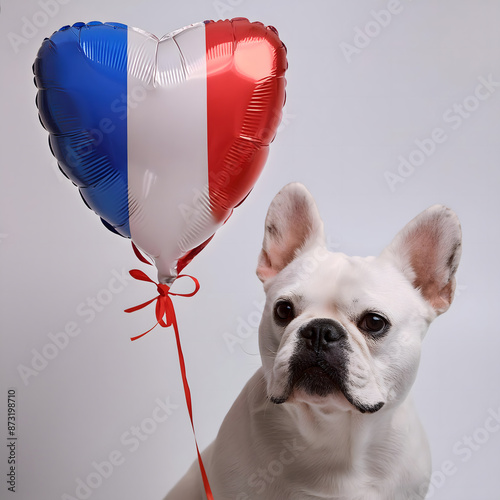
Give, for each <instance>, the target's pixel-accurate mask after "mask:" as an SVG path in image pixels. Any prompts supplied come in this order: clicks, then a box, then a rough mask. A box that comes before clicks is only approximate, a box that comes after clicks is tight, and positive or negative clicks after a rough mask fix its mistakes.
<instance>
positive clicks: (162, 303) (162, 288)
mask: <svg viewBox="0 0 500 500" xmlns="http://www.w3.org/2000/svg"><path fill="white" fill-rule="evenodd" d="M134 252H136V255H137V256H138V257H139V255H141V254H140V253H139V251H138V250H137V249H136V248H135V245H134ZM141 257H142V256H141ZM140 260H141V262H145V263H146V264H150V263H149V262H148V261H147V260H146V259H145V258H142V259H141V258H140ZM129 272H130V275H131V276H132V277H133V278H134V279H136V280H139V281H146V282H149V283H153V284H154V285H156V289H157V291H158V295H157V296H156V297H154V298H152V299H150V300H148V301H146V302H144V303H142V304H139V305H137V306H135V307H130V308H129V309H125V312H126V313H132V312H135V311H138V310H140V309H143V308H144V307H147V306H148V305H150V304H152V303H153V302H155V301H156V324H155V325H154V326H153V327H152V328H150V329H149V330H148V331H147V332H144V333H142V334H141V335H137V336H136V337H132V338H131V339H130V340H132V341H134V340H137V339H140V338H141V337H144V335H146V334H148V333H149V332H150V331H151V330H153V329H154V328H156V327H157V326H158V325H160V326H161V327H163V328H168V327H169V326H172V327H173V328H174V333H175V342H176V344H177V354H178V357H179V366H180V369H181V376H182V385H183V388H184V396H185V398H186V405H187V409H188V413H189V419H190V421H191V427H192V429H193V437H194V443H195V445H196V453H197V456H198V464H199V466H200V472H201V477H202V479H203V486H204V488H205V493H206V495H207V500H214V497H213V494H212V490H211V489H210V484H209V482H208V477H207V473H206V471H205V466H204V465H203V460H202V458H201V454H200V450H199V448H198V442H197V440H196V432H195V429H194V419H193V404H192V401H191V390H190V389H189V384H188V380H187V375H186V364H185V362H184V355H183V353H182V347H181V339H180V335H179V328H178V326H177V318H176V316H175V309H174V304H173V302H172V299H171V296H172V295H176V296H180V297H192V296H193V295H195V294H196V293H197V292H198V290H199V289H200V284H199V282H198V280H197V279H196V278H194V277H193V276H190V275H188V274H180V275H179V276H178V277H177V279H179V278H184V277H186V278H190V279H191V280H193V282H194V285H195V289H194V291H192V292H190V293H174V292H171V291H170V286H169V285H164V284H162V283H156V282H155V281H153V280H152V279H151V278H150V277H149V276H148V275H147V274H146V273H144V272H142V271H140V270H139V269H132V270H131V271H129Z"/></svg>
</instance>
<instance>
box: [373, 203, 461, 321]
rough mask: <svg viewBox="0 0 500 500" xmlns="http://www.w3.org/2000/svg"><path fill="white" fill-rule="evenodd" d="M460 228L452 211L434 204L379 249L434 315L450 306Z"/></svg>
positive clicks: (459, 253)
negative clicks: (430, 307) (420, 296)
mask: <svg viewBox="0 0 500 500" xmlns="http://www.w3.org/2000/svg"><path fill="white" fill-rule="evenodd" d="M461 252H462V231H461V228H460V222H459V220H458V217H457V216H456V214H455V212H453V211H452V210H450V209H449V208H446V207H444V206H442V205H434V206H432V207H430V208H428V209H427V210H425V211H424V212H422V213H421V214H420V215H418V216H417V217H415V219H413V220H412V221H411V222H409V223H408V224H407V225H406V226H405V227H404V228H403V230H402V231H400V232H399V233H398V234H397V236H396V237H395V238H394V240H393V241H392V243H391V244H390V245H389V246H388V247H387V248H386V249H385V250H384V251H383V252H382V254H381V257H382V258H384V257H388V258H390V259H391V260H392V261H393V262H395V263H396V266H397V267H398V268H399V269H400V270H401V271H402V272H403V274H404V275H405V276H406V277H407V278H408V280H409V281H410V282H411V283H412V284H413V286H414V287H415V288H417V289H418V290H419V291H420V293H421V294H422V296H423V297H424V298H425V299H426V300H427V302H429V304H430V305H431V306H432V307H433V308H434V310H435V311H436V313H437V314H442V313H444V312H445V311H446V310H447V309H448V308H449V307H450V305H451V302H452V300H453V295H454V293H455V272H456V270H457V267H458V263H459V261H460V255H461Z"/></svg>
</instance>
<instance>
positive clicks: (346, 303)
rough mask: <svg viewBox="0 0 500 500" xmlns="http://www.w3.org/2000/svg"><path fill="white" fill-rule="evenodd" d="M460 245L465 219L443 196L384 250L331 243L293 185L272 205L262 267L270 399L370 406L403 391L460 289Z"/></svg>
mask: <svg viewBox="0 0 500 500" xmlns="http://www.w3.org/2000/svg"><path fill="white" fill-rule="evenodd" d="M460 253H461V230H460V224H459V221H458V219H457V217H456V215H455V214H454V213H453V212H452V211H451V210H449V209H447V208H445V207H443V206H438V205H436V206H433V207H430V208H428V209H427V210H425V211H424V212H422V213H421V214H420V215H418V216H417V217H416V218H415V219H413V220H412V221H411V222H410V223H409V224H408V225H407V226H406V227H405V228H404V229H403V230H402V231H401V232H400V233H399V234H398V235H397V236H396V237H395V238H394V240H393V241H392V243H391V244H390V245H389V246H388V247H387V248H385V250H383V252H382V253H381V254H380V255H379V256H378V257H367V258H361V257H349V256H346V255H344V254H341V253H332V252H329V251H328V250H327V249H326V244H325V238H324V233H323V223H322V221H321V218H320V216H319V213H318V210H317V207H316V204H315V202H314V200H313V198H312V196H311V195H310V194H309V192H308V191H307V190H306V189H305V187H304V186H302V185H301V184H297V183H294V184H288V185H287V186H285V187H284V188H283V189H282V190H281V191H280V192H279V193H278V194H277V195H276V197H275V198H274V200H273V202H272V203H271V206H270V207H269V211H268V214H267V218H266V224H265V235H264V242H263V248H262V251H261V254H260V257H259V262H258V267H257V275H258V276H259V278H260V279H261V281H262V282H263V283H264V289H265V292H266V297H267V298H266V307H265V311H264V314H263V317H262V322H261V325H260V329H259V345H260V352H261V357H262V363H263V368H264V373H265V377H266V384H267V392H268V396H269V398H270V399H271V401H273V402H274V403H277V404H279V403H284V402H290V403H293V402H306V403H309V404H318V405H323V406H325V405H326V406H328V407H332V406H333V407H335V408H339V409H344V410H353V409H354V408H356V409H357V410H359V411H360V412H363V413H364V412H375V411H377V410H379V409H380V408H382V407H383V406H384V405H385V406H386V407H390V406H393V405H397V404H398V403H399V402H401V401H403V400H404V399H405V398H406V395H407V394H408V392H409V390H410V388H411V386H412V384H413V381H414V379H415V376H416V372H417V368H418V363H419V359H420V345H421V341H422V339H423V337H424V335H425V332H426V331H427V328H428V326H429V324H430V322H431V321H432V320H433V319H434V318H436V316H438V315H439V314H441V313H443V312H445V311H446V310H447V309H448V307H449V306H450V304H451V301H452V299H453V294H454V290H455V272H456V269H457V266H458V262H459V259H460Z"/></svg>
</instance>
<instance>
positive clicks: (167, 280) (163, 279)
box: [158, 273, 177, 286]
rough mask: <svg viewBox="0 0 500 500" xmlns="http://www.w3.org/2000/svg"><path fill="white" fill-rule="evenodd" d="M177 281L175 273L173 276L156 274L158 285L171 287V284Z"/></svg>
mask: <svg viewBox="0 0 500 500" xmlns="http://www.w3.org/2000/svg"><path fill="white" fill-rule="evenodd" d="M176 279H177V273H176V274H175V275H173V274H169V275H162V274H160V273H158V283H160V284H162V285H168V286H172V283H173V282H174V281H175V280H176Z"/></svg>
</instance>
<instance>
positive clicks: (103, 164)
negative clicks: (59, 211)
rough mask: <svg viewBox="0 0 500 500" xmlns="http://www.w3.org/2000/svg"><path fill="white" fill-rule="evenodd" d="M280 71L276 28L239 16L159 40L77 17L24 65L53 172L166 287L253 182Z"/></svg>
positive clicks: (279, 88) (275, 117)
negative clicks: (29, 67)
mask: <svg viewBox="0 0 500 500" xmlns="http://www.w3.org/2000/svg"><path fill="white" fill-rule="evenodd" d="M286 67H287V61H286V49H285V46H284V45H283V43H282V42H281V40H280V39H279V37H278V33H277V32H276V30H275V29H274V28H272V27H266V26H264V25H263V24H261V23H258V22H254V23H251V22H249V21H248V20H247V19H242V18H238V19H232V20H226V21H217V22H214V21H206V22H202V23H197V24H193V25H190V26H188V27H186V28H183V29H180V30H177V31H175V32H172V33H170V34H168V35H166V36H164V37H162V38H160V39H159V38H157V37H156V36H154V35H152V34H150V33H147V32H145V31H143V30H140V29H137V28H132V27H130V26H126V25H123V24H119V23H104V24H103V23H100V22H91V23H88V24H84V23H76V24H74V25H73V26H65V27H63V28H61V29H60V30H59V31H57V32H55V33H54V34H53V35H52V36H51V37H50V38H46V39H45V40H44V41H43V43H42V46H41V48H40V50H39V52H38V55H37V58H36V60H35V63H34V65H33V71H34V74H35V84H36V86H37V88H38V93H37V106H38V110H39V115H40V120H41V122H42V125H43V126H44V127H45V128H46V129H47V131H48V132H49V145H50V148H51V151H52V153H53V154H54V156H55V157H56V159H57V161H58V164H59V167H60V169H61V170H62V171H63V173H64V174H65V175H66V176H67V177H68V178H69V179H70V180H71V181H72V182H73V183H74V184H76V185H77V186H78V188H79V190H80V193H81V195H82V198H83V200H84V201H85V203H86V204H87V205H88V206H89V207H90V208H91V209H92V210H94V211H95V212H96V213H97V214H98V215H99V216H100V217H101V218H102V220H103V222H104V224H105V226H106V227H107V228H108V229H110V230H111V231H114V232H116V233H118V234H120V235H122V236H124V237H127V238H131V239H132V241H133V242H134V243H135V245H136V246H137V247H139V248H140V249H141V250H142V251H143V252H144V253H146V254H147V255H149V256H150V257H151V258H152V259H153V260H154V263H155V265H156V267H157V269H158V279H159V281H160V282H161V283H165V284H169V283H171V282H172V281H173V280H174V279H175V278H176V276H177V275H178V273H179V272H180V271H181V269H182V268H183V267H184V266H185V265H187V263H189V261H190V260H191V259H192V258H193V257H194V256H195V255H196V254H197V253H198V252H199V251H200V250H201V249H203V248H204V246H205V245H206V244H207V243H208V241H209V240H210V239H211V237H212V236H213V235H214V233H215V232H216V230H217V229H218V228H219V227H220V226H221V225H222V224H224V222H225V221H226V220H227V219H228V217H229V216H230V215H231V213H232V210H233V208H235V207H236V206H237V205H239V204H240V203H241V202H242V201H243V200H244V199H245V197H246V196H247V195H248V194H249V192H250V191H251V190H252V188H253V186H254V183H255V182H256V180H257V178H258V176H259V174H260V172H261V171H262V168H263V167H264V164H265V162H266V158H267V155H268V150H269V144H270V142H271V141H272V140H273V138H274V136H275V134H276V130H277V127H278V125H279V123H280V120H281V113H282V107H283V104H284V101H285V83H286V82H285V78H284V74H285V70H286Z"/></svg>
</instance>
